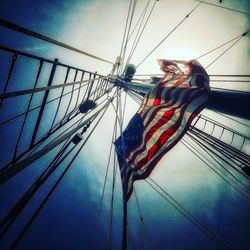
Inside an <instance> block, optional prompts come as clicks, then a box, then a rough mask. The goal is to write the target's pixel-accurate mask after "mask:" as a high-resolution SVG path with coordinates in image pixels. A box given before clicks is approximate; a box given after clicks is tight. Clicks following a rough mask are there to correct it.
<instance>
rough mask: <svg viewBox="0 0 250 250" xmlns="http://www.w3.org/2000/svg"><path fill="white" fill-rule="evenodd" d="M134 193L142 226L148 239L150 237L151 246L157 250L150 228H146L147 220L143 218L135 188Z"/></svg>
mask: <svg viewBox="0 0 250 250" xmlns="http://www.w3.org/2000/svg"><path fill="white" fill-rule="evenodd" d="M133 192H134V195H135V201H136V205H137V208H138V211H139V215H140V219H141V224H142V226H144V228H145V232H146V233H147V235H148V237H149V238H148V239H149V242H150V244H151V248H152V249H153V250H154V249H157V248H156V247H155V243H154V241H153V239H152V237H151V234H150V233H149V231H148V228H147V227H146V224H145V220H144V218H143V216H142V212H141V208H140V205H139V200H138V197H137V194H136V191H135V188H134V190H133Z"/></svg>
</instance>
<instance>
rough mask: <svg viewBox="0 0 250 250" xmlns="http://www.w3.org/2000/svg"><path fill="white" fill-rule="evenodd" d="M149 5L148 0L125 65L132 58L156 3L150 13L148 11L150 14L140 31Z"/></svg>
mask: <svg viewBox="0 0 250 250" xmlns="http://www.w3.org/2000/svg"><path fill="white" fill-rule="evenodd" d="M149 3H150V0H149V1H148V2H147V4H146V7H145V9H144V10H143V15H142V19H141V23H140V25H139V28H138V30H137V33H136V36H135V39H134V42H133V44H132V46H131V50H130V53H129V56H128V58H127V62H126V64H128V63H129V62H130V60H131V58H132V56H133V53H134V51H135V49H136V47H137V45H138V43H139V40H140V38H141V36H142V34H143V31H144V29H145V27H146V25H147V23H148V20H149V17H150V16H151V13H152V11H153V8H154V6H155V3H156V1H155V2H154V4H153V7H152V9H151V11H150V13H149V15H148V18H147V20H146V22H145V23H144V26H143V28H142V30H141V26H142V24H143V21H144V18H145V15H146V13H147V9H148V6H149ZM140 30H141V32H140Z"/></svg>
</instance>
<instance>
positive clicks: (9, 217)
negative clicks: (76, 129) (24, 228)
mask: <svg viewBox="0 0 250 250" xmlns="http://www.w3.org/2000/svg"><path fill="white" fill-rule="evenodd" d="M68 141H69V140H67V141H66V142H65V143H64V144H63V145H62V147H61V149H60V150H59V152H58V153H57V155H56V156H55V157H54V159H53V160H52V162H51V163H50V164H49V166H48V167H47V168H46V169H45V170H44V171H43V172H42V174H40V176H39V177H38V178H37V179H36V181H35V182H34V183H33V184H32V185H31V186H30V188H29V189H28V190H27V191H26V192H25V193H24V194H23V196H22V197H21V198H20V199H19V200H18V201H17V203H16V204H15V205H14V206H13V207H12V208H11V209H10V210H9V212H8V213H7V214H6V215H5V216H4V218H3V219H2V220H1V221H0V238H2V237H3V236H4V235H5V234H6V232H7V230H8V229H9V227H10V226H11V225H13V223H14V222H15V221H16V219H17V217H18V216H19V215H20V213H21V212H22V211H23V210H24V209H25V207H26V206H27V204H28V203H29V202H30V200H31V199H32V197H33V196H34V195H35V193H36V192H37V191H38V189H39V188H40V187H41V186H42V185H43V184H44V182H45V181H46V180H47V179H48V178H49V176H51V174H52V173H53V172H54V171H55V170H56V169H57V167H58V166H59V164H60V162H59V164H57V163H58V161H59V159H60V157H61V156H62V155H63V154H64V152H65V150H66V149H67V148H68V146H69V143H68ZM71 151H72V150H70V151H69V152H71ZM67 155H68V153H67ZM67 155H66V156H67ZM65 158H66V157H64V159H65Z"/></svg>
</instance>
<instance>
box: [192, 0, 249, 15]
mask: <svg viewBox="0 0 250 250" xmlns="http://www.w3.org/2000/svg"><path fill="white" fill-rule="evenodd" d="M194 1H196V2H201V1H199V0H194ZM202 2H203V3H204V4H208V5H211V6H215V7H218V8H222V9H226V10H231V11H234V12H238V13H241V14H244V15H249V13H248V12H244V11H241V10H235V9H232V8H228V7H225V6H220V5H217V4H213V3H208V2H205V1H202Z"/></svg>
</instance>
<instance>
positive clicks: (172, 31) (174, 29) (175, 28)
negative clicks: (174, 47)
mask: <svg viewBox="0 0 250 250" xmlns="http://www.w3.org/2000/svg"><path fill="white" fill-rule="evenodd" d="M202 2H203V1H201V2H200V3H198V4H197V5H196V6H195V7H194V8H193V9H192V10H191V11H190V12H189V13H188V14H187V15H186V16H185V17H184V18H183V19H182V20H181V21H180V22H179V23H178V24H177V25H176V26H175V27H174V28H173V29H172V30H171V31H170V32H169V33H168V34H167V35H166V36H165V37H164V38H163V39H162V40H161V41H160V42H159V43H158V44H157V45H156V46H155V47H154V48H153V49H152V50H151V51H150V52H149V53H148V54H147V55H146V56H145V58H144V59H143V60H142V61H141V62H140V63H139V64H138V65H137V66H136V68H138V67H139V66H140V65H141V64H142V63H143V62H144V61H145V60H146V59H147V58H148V57H149V56H150V55H151V54H152V53H153V52H154V51H155V50H156V49H157V48H158V47H159V46H160V45H161V44H162V43H163V42H164V41H165V40H166V39H167V38H168V37H169V36H170V35H171V34H172V33H174V31H176V30H177V28H178V27H179V26H180V25H181V24H182V23H183V22H184V21H185V20H186V19H187V18H188V17H189V16H190V15H191V14H192V13H193V12H194V11H195V10H196V9H197V8H198V7H199V6H200V5H201V4H202Z"/></svg>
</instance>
